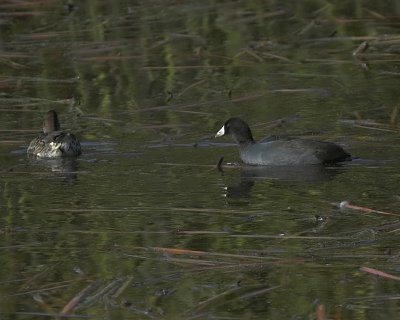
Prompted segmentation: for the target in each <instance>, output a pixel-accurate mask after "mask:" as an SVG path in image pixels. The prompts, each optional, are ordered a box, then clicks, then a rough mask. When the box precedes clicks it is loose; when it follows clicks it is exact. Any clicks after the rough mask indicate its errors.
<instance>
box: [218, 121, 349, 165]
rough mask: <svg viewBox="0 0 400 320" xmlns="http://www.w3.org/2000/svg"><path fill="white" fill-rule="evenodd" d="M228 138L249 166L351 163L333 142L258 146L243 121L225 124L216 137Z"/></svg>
mask: <svg viewBox="0 0 400 320" xmlns="http://www.w3.org/2000/svg"><path fill="white" fill-rule="evenodd" d="M227 134H228V135H231V136H232V138H233V140H235V142H236V143H237V144H238V145H239V154H240V158H241V159H242V161H243V162H244V163H246V164H249V165H264V166H293V165H316V164H335V163H337V162H341V161H348V160H351V156H350V154H349V153H347V152H346V151H344V150H343V148H342V147H341V146H339V145H337V144H335V143H333V142H323V141H315V140H308V139H290V140H273V141H269V142H255V141H254V139H253V135H252V133H251V130H250V128H249V126H248V124H247V123H246V122H245V121H243V120H242V119H240V118H230V119H229V120H228V121H226V122H225V124H224V125H223V127H222V128H221V129H220V130H219V131H218V132H217V134H216V135H215V137H221V136H224V135H227Z"/></svg>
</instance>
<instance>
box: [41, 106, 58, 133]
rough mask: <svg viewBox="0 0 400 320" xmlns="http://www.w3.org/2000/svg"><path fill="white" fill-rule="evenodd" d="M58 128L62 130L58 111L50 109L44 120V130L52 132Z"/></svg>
mask: <svg viewBox="0 0 400 320" xmlns="http://www.w3.org/2000/svg"><path fill="white" fill-rule="evenodd" d="M58 130H60V122H59V121H58V116H57V112H55V111H54V110H50V111H48V112H47V114H46V118H45V119H44V121H43V132H44V133H50V132H53V131H58Z"/></svg>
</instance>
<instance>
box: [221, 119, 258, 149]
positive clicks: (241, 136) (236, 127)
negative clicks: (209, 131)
mask: <svg viewBox="0 0 400 320" xmlns="http://www.w3.org/2000/svg"><path fill="white" fill-rule="evenodd" d="M227 134H229V135H231V137H232V138H233V140H235V142H236V143H239V144H243V143H254V139H253V135H252V134H251V130H250V128H249V126H248V124H247V123H246V122H244V121H243V120H242V119H240V118H230V119H229V120H228V121H226V122H225V124H224V125H223V127H222V128H221V129H220V130H219V131H218V132H217V134H216V135H215V137H222V136H224V135H227Z"/></svg>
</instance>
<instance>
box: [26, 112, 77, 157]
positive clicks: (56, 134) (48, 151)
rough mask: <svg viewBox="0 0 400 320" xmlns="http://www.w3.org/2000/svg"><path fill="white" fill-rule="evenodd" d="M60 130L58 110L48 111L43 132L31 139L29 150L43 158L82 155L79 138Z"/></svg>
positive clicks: (30, 152)
mask: <svg viewBox="0 0 400 320" xmlns="http://www.w3.org/2000/svg"><path fill="white" fill-rule="evenodd" d="M59 130H60V122H59V121H58V116H57V112H55V111H54V110H50V111H48V112H47V114H46V118H45V119H44V122H43V133H41V134H40V135H39V136H38V137H36V138H35V139H33V140H32V141H31V143H30V144H29V147H28V150H27V152H28V153H29V154H33V155H35V156H37V157H42V158H56V157H64V156H78V155H80V154H81V144H80V143H79V141H78V139H76V138H75V136H74V135H73V134H72V133H69V132H64V131H59Z"/></svg>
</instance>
